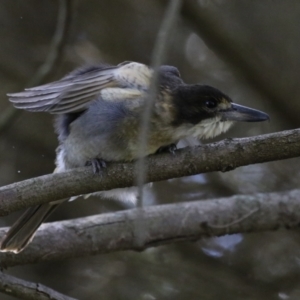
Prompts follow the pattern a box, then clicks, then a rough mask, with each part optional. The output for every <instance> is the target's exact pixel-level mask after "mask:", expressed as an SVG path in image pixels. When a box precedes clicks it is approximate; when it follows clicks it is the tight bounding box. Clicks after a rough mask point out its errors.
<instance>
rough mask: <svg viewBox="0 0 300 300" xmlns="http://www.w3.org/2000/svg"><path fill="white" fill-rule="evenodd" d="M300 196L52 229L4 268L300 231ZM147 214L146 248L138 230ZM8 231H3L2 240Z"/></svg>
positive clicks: (203, 204) (107, 217)
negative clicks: (218, 238) (237, 235)
mask: <svg viewBox="0 0 300 300" xmlns="http://www.w3.org/2000/svg"><path fill="white" fill-rule="evenodd" d="M299 199H300V190H293V191H290V192H284V193H269V194H256V195H237V196H233V197H230V198H221V199H217V200H210V201H195V202H186V203H177V204H168V205H158V206H152V207H146V208H143V209H131V210H127V211H121V212H117V213H108V214H102V215H95V216H90V217H86V218H80V219H74V220H68V221H62V222H54V223H47V224H44V225H42V226H41V228H40V230H39V231H38V232H37V235H36V237H35V238H34V240H33V242H32V243H31V244H30V245H29V246H28V248H26V249H25V250H24V251H23V252H21V253H19V254H18V255H15V254H12V253H1V254H0V261H1V266H2V267H10V266H16V265H20V264H32V263H38V262H44V261H52V260H62V259H67V258H72V257H82V256H87V255H95V254H100V253H108V252H115V251H121V250H137V251H141V250H144V249H146V248H149V247H155V246H159V245H165V244H168V243H174V242H178V241H188V240H197V239H199V238H201V237H207V236H220V235H224V234H232V233H237V232H239V233H245V232H259V231H266V230H276V229H279V228H298V227H299V223H300V201H299ZM141 210H142V211H143V222H144V223H143V225H144V227H143V234H144V235H143V236H144V238H143V244H141V243H140V241H139V243H137V241H136V236H135V232H136V230H135V227H136V226H137V225H138V224H139V215H140V211H141ZM4 231H6V228H5V229H3V228H2V229H1V230H0V237H1V236H3V235H4Z"/></svg>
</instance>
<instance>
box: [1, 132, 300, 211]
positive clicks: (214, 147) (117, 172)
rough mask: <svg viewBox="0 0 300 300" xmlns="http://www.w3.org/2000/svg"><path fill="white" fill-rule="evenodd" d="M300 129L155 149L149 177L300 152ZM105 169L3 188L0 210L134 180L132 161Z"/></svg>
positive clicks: (231, 166)
mask: <svg viewBox="0 0 300 300" xmlns="http://www.w3.org/2000/svg"><path fill="white" fill-rule="evenodd" d="M299 149H300V129H294V130H288V131H282V132H277V133H272V134H266V135H260V136H255V137H251V138H241V139H225V140H223V141H220V142H217V143H212V144H208V145H201V146H197V147H194V148H185V149H181V150H178V151H176V155H169V154H161V155H153V156H150V157H149V158H147V159H146V164H148V173H147V179H146V181H147V182H155V181H162V180H167V179H170V178H178V177H183V176H189V175H195V174H199V173H207V172H213V171H222V172H225V171H229V170H233V169H235V168H237V167H240V166H246V165H249V164H256V163H263V162H269V161H274V160H282V159H287V158H293V157H298V156H300V151H299ZM105 173H106V174H103V176H95V175H94V174H93V173H92V170H91V168H89V167H85V168H77V169H73V170H70V171H67V172H64V173H56V174H51V175H44V176H40V177H36V178H32V179H28V180H24V181H21V182H17V183H13V184H10V185H7V186H4V187H2V188H0V216H4V215H7V214H10V213H11V212H13V211H16V210H20V209H23V208H26V207H29V206H33V205H37V204H42V203H47V202H50V201H54V200H58V199H63V198H68V197H71V196H77V195H81V194H88V193H92V192H96V191H101V190H110V189H114V188H122V187H128V186H132V185H134V178H135V176H134V175H135V172H134V164H131V163H127V164H108V167H107V169H106V172H105Z"/></svg>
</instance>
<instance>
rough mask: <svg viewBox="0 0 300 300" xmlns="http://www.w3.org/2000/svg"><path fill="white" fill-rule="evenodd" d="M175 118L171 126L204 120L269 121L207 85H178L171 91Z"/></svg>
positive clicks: (266, 117)
mask: <svg viewBox="0 0 300 300" xmlns="http://www.w3.org/2000/svg"><path fill="white" fill-rule="evenodd" d="M173 97H174V105H175V111H176V113H175V118H174V121H173V125H181V124H183V123H190V124H193V125H195V124H198V123H200V122H201V121H204V120H206V119H216V122H220V121H244V122H260V121H265V120H268V119H269V116H268V115H267V114H265V113H263V112H261V111H258V110H254V109H251V108H248V107H245V106H241V105H237V104H235V103H233V102H232V100H231V99H230V98H229V97H228V96H227V95H225V94H224V93H222V92H221V91H220V90H218V89H216V88H213V87H211V86H208V85H200V84H194V85H187V84H184V85H179V86H178V87H177V88H176V89H175V90H174V91H173Z"/></svg>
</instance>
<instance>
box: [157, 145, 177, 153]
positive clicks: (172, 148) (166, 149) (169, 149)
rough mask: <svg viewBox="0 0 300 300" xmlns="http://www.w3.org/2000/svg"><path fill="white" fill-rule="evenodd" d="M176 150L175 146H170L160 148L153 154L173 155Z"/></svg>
mask: <svg viewBox="0 0 300 300" xmlns="http://www.w3.org/2000/svg"><path fill="white" fill-rule="evenodd" d="M176 150H177V146H176V144H170V145H167V146H162V147H160V148H158V150H157V151H156V152H155V153H156V154H158V153H164V152H168V153H171V154H175V151H176Z"/></svg>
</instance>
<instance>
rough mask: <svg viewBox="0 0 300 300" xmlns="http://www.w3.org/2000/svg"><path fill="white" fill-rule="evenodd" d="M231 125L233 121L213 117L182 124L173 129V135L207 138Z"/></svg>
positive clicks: (222, 131)
mask: <svg viewBox="0 0 300 300" xmlns="http://www.w3.org/2000/svg"><path fill="white" fill-rule="evenodd" d="M232 125H233V121H221V117H215V118H211V119H206V120H203V121H201V122H200V123H199V124H196V125H192V124H182V125H180V126H179V127H178V128H176V129H175V132H174V135H175V137H176V138H177V139H178V140H179V139H182V138H186V137H189V136H193V137H196V138H198V139H209V138H213V137H216V136H218V135H220V134H221V133H224V132H226V131H227V130H228V129H229V128H230V127H231V126H232Z"/></svg>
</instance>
